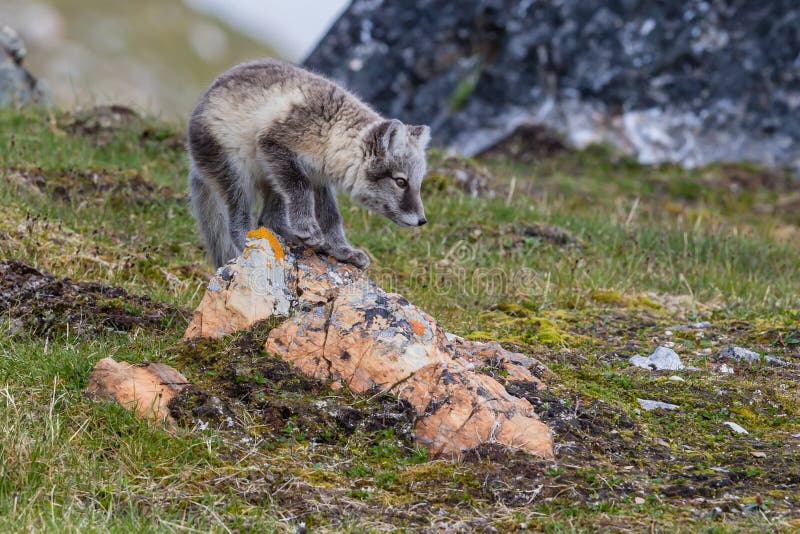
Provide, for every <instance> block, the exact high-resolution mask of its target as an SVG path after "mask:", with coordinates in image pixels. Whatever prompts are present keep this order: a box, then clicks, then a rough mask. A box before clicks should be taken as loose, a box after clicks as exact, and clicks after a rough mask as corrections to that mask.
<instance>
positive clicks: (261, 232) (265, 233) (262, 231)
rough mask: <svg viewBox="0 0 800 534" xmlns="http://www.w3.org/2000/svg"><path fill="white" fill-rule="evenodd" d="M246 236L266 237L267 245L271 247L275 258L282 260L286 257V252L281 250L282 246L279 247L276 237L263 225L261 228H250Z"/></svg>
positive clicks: (254, 237) (252, 237)
mask: <svg viewBox="0 0 800 534" xmlns="http://www.w3.org/2000/svg"><path fill="white" fill-rule="evenodd" d="M247 237H248V238H249V239H266V240H267V242H268V243H269V246H270V247H272V253H273V254H274V255H275V259H277V260H282V259H284V258H285V257H286V253H285V252H284V251H283V247H281V244H280V242H279V241H278V238H277V237H275V234H273V233H272V232H270V231H269V230H267V229H266V228H265V227H263V226H262V227H261V228H256V229H255V230H250V231H249V232H247Z"/></svg>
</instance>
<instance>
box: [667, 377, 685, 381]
mask: <svg viewBox="0 0 800 534" xmlns="http://www.w3.org/2000/svg"><path fill="white" fill-rule="evenodd" d="M669 380H672V381H673V382H686V380H684V379H683V377H681V376H678V375H672V376H671V377H669Z"/></svg>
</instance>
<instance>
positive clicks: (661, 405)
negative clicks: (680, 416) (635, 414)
mask: <svg viewBox="0 0 800 534" xmlns="http://www.w3.org/2000/svg"><path fill="white" fill-rule="evenodd" d="M636 401H637V402H638V403H639V406H641V407H642V408H643V409H645V410H647V411H648V412H650V411H652V410H658V409H662V410H677V409H678V405H677V404H670V403H668V402H661V401H656V400H649V399H636Z"/></svg>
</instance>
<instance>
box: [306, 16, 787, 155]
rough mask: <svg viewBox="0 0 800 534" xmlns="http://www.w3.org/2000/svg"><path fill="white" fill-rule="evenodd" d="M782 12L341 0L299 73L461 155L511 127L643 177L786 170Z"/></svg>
mask: <svg viewBox="0 0 800 534" xmlns="http://www.w3.org/2000/svg"><path fill="white" fill-rule="evenodd" d="M799 50H800V5H798V4H797V3H796V2H792V1H789V0H778V1H774V2H730V1H714V2H709V1H706V0H681V1H677V2H660V1H657V0H637V1H627V0H626V1H621V2H611V1H609V0H564V1H561V2H531V1H530V0H489V1H485V0H481V1H478V0H465V1H461V2H451V1H448V0H430V1H428V0H426V1H424V2H423V1H413V2H374V1H372V0H354V1H353V2H352V4H351V5H350V7H349V8H348V9H347V10H346V11H345V13H344V14H343V15H342V16H341V18H340V19H339V20H338V21H337V22H336V23H335V24H334V25H333V27H332V28H331V30H330V31H329V33H328V34H327V35H326V36H325V37H324V38H323V39H322V40H321V42H320V44H319V45H318V47H317V48H316V50H314V51H313V52H312V53H311V55H310V56H309V57H308V59H307V60H306V65H307V66H309V67H311V68H313V69H315V70H318V71H321V72H323V73H325V74H327V75H330V76H332V77H333V78H335V79H338V80H340V81H342V82H344V83H346V84H347V85H348V86H349V87H351V88H352V89H354V90H355V92H356V93H358V94H359V95H361V96H362V97H364V98H365V99H366V100H368V101H369V102H371V103H372V104H373V105H374V106H376V107H377V108H378V109H379V110H380V111H382V112H384V113H386V114H388V115H391V116H397V117H400V118H402V119H404V120H407V121H409V122H413V123H420V122H425V123H429V124H431V125H432V127H433V133H434V141H436V142H438V143H439V144H442V145H446V146H449V147H452V148H455V149H456V150H458V151H460V152H462V153H465V154H467V155H472V154H475V153H478V152H481V151H482V150H484V149H486V148H488V147H491V146H492V145H494V144H495V143H496V142H497V141H498V140H499V139H503V138H504V137H506V136H507V135H509V133H510V132H512V131H514V130H515V129H516V128H517V127H519V126H520V125H523V124H528V123H536V124H542V125H546V126H549V127H551V128H554V129H555V130H557V131H558V132H560V133H562V134H563V135H564V136H565V137H566V138H567V140H568V141H570V142H571V143H572V144H573V145H577V146H584V145H586V144H588V143H591V142H598V141H599V142H610V143H612V144H614V145H616V146H617V147H620V148H622V149H623V150H625V151H628V152H631V153H634V154H636V155H637V157H638V158H639V160H640V161H642V162H645V163H650V162H658V161H664V160H669V161H677V162H681V163H683V164H686V165H696V164H702V163H706V162H709V161H715V160H732V161H738V160H744V159H748V160H757V161H761V162H765V163H768V164H776V165H791V166H793V167H794V168H795V169H800V113H798V108H799V107H800V68H798V65H800V56H798V51H799Z"/></svg>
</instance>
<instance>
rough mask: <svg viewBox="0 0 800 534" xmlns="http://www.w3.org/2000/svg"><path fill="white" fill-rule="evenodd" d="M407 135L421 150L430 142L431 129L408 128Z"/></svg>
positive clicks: (420, 127)
mask: <svg viewBox="0 0 800 534" xmlns="http://www.w3.org/2000/svg"><path fill="white" fill-rule="evenodd" d="M408 134H409V135H410V136H411V137H412V138H415V139H416V140H417V145H419V147H420V148H422V149H423V150H424V149H425V148H426V147H427V146H428V143H430V142H431V129H430V127H429V126H409V127H408Z"/></svg>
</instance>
